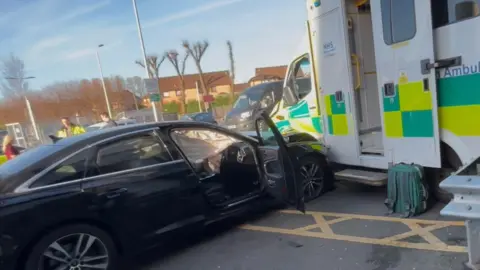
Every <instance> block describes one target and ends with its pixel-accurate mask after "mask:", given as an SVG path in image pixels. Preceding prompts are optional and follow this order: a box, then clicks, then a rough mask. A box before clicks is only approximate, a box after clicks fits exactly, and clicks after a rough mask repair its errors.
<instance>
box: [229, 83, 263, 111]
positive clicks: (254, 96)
mask: <svg viewBox="0 0 480 270" xmlns="http://www.w3.org/2000/svg"><path fill="white" fill-rule="evenodd" d="M263 94H264V91H262V90H260V89H253V88H252V89H251V90H250V91H249V90H246V91H245V92H243V93H242V94H241V95H240V96H238V99H237V101H236V102H235V104H234V105H233V110H242V111H243V110H247V109H248V108H251V107H252V106H254V105H255V104H257V103H258V102H259V101H260V100H261V99H262V97H263Z"/></svg>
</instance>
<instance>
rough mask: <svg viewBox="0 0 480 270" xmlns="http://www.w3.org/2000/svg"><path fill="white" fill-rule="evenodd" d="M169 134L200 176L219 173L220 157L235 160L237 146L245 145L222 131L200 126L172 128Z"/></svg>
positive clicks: (251, 150)
mask: <svg viewBox="0 0 480 270" xmlns="http://www.w3.org/2000/svg"><path fill="white" fill-rule="evenodd" d="M170 136H171V138H172V140H173V141H174V142H175V144H176V145H177V146H178V147H179V148H180V150H181V151H182V152H183V153H184V155H185V156H186V157H187V159H188V161H189V162H190V163H191V164H192V166H193V167H194V169H195V171H196V172H197V173H199V175H200V176H201V177H205V176H208V175H211V174H215V173H219V172H220V166H221V165H222V163H221V161H222V158H223V159H227V160H230V159H235V160H236V158H237V154H238V149H239V146H240V145H245V144H244V143H243V142H242V141H241V140H238V139H236V138H234V137H231V136H229V135H226V134H224V133H221V132H218V131H215V130H210V129H202V128H181V129H180V128H179V129H174V130H172V132H171V133H170ZM247 147H248V148H249V152H250V153H253V152H254V151H253V148H252V147H251V146H250V145H247Z"/></svg>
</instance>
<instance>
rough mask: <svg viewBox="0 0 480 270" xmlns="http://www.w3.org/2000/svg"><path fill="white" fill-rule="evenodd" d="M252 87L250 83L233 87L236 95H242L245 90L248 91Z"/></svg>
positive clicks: (237, 84)
mask: <svg viewBox="0 0 480 270" xmlns="http://www.w3.org/2000/svg"><path fill="white" fill-rule="evenodd" d="M249 86H250V85H249V84H248V83H236V84H235V85H234V86H233V91H234V92H235V93H240V92H242V91H243V90H245V89H247V88H248V87H249Z"/></svg>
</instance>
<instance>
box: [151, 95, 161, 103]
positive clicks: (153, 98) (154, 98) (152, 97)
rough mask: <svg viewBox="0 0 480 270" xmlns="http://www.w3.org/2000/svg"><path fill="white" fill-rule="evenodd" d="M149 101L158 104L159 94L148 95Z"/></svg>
mask: <svg viewBox="0 0 480 270" xmlns="http://www.w3.org/2000/svg"><path fill="white" fill-rule="evenodd" d="M150 101H153V102H160V94H150Z"/></svg>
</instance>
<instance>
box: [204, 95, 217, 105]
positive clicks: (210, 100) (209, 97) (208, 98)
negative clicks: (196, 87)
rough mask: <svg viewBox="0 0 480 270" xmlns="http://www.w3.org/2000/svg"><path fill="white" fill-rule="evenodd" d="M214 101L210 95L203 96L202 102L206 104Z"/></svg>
mask: <svg viewBox="0 0 480 270" xmlns="http://www.w3.org/2000/svg"><path fill="white" fill-rule="evenodd" d="M214 100H215V98H214V97H213V96H212V95H204V96H203V102H208V103H211V102H213V101H214Z"/></svg>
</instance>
